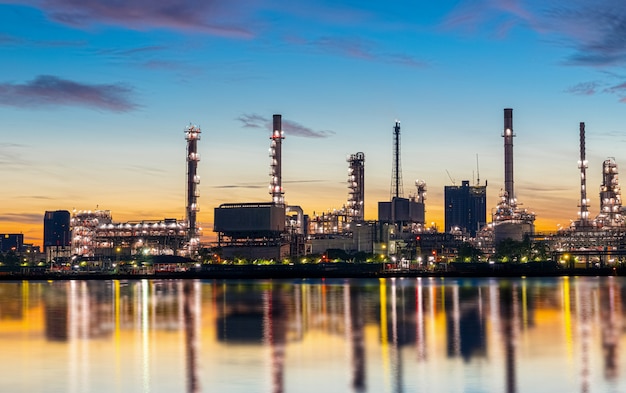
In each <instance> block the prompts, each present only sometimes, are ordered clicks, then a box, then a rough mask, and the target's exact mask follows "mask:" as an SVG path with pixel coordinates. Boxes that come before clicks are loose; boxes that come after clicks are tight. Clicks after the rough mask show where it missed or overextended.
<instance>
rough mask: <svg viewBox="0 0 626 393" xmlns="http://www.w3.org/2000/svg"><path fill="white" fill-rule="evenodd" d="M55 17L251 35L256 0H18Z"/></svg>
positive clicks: (87, 22) (69, 22) (84, 23)
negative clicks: (247, 16)
mask: <svg viewBox="0 0 626 393" xmlns="http://www.w3.org/2000/svg"><path fill="white" fill-rule="evenodd" d="M16 2H17V3H21V4H24V5H29V6H33V7H36V8H39V9H40V10H42V11H43V12H44V13H45V14H46V15H47V16H48V17H49V18H50V19H51V20H54V21H57V22H59V23H62V24H65V25H69V26H75V27H89V26H94V25H101V24H104V25H114V26H121V27H124V28H128V29H134V30H147V29H158V28H170V29H175V30H183V31H190V32H199V33H206V34H212V35H219V36H228V37H236V38H248V37H251V36H253V33H252V32H251V31H250V30H249V29H248V27H247V26H248V23H247V22H246V21H245V14H246V13H247V12H249V11H250V8H251V6H252V5H253V3H254V2H255V1H254V0H230V1H217V0H202V1H194V0H124V1H110V0H16Z"/></svg>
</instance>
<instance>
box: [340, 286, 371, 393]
mask: <svg viewBox="0 0 626 393" xmlns="http://www.w3.org/2000/svg"><path fill="white" fill-rule="evenodd" d="M344 298H345V300H346V303H347V304H346V314H347V315H346V316H347V318H346V334H347V336H348V337H347V340H351V343H352V389H353V390H354V391H355V392H364V391H365V390H366V389H365V331H364V326H365V323H364V320H363V310H362V299H361V291H360V288H358V287H357V286H355V285H350V284H346V285H345V286H344Z"/></svg>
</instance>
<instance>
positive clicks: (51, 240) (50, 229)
mask: <svg viewBox="0 0 626 393" xmlns="http://www.w3.org/2000/svg"><path fill="white" fill-rule="evenodd" d="M71 244H72V236H71V232H70V212H69V211H67V210H55V211H46V213H45V214H44V216H43V252H44V253H45V254H46V260H48V261H49V260H51V259H52V258H68V257H70V254H71V247H70V246H71Z"/></svg>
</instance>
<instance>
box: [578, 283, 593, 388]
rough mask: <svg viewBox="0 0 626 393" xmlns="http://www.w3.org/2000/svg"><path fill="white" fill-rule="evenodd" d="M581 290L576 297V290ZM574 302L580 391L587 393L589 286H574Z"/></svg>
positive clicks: (589, 324) (589, 334)
mask: <svg viewBox="0 0 626 393" xmlns="http://www.w3.org/2000/svg"><path fill="white" fill-rule="evenodd" d="M579 288H580V289H581V293H580V296H578V289H579ZM576 295H577V296H576V302H577V304H579V307H578V310H579V315H578V318H579V320H580V324H579V334H580V357H581V360H580V369H581V370H580V383H581V388H580V391H581V392H582V393H587V392H589V382H590V380H589V344H590V342H591V313H592V310H591V297H592V295H591V291H590V290H589V285H586V284H583V283H580V284H579V285H577V286H576Z"/></svg>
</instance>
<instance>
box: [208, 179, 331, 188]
mask: <svg viewBox="0 0 626 393" xmlns="http://www.w3.org/2000/svg"><path fill="white" fill-rule="evenodd" d="M324 181H325V180H283V184H302V183H321V182H324ZM268 184H269V180H268V183H239V184H225V185H221V186H213V187H212V188H250V189H253V188H267V187H268Z"/></svg>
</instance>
